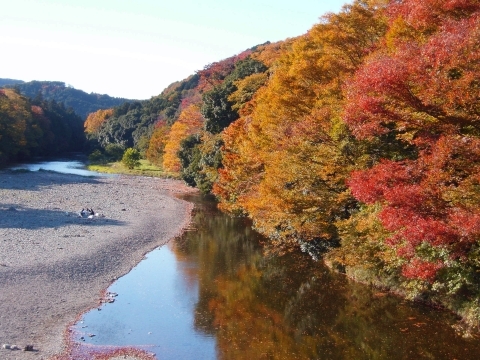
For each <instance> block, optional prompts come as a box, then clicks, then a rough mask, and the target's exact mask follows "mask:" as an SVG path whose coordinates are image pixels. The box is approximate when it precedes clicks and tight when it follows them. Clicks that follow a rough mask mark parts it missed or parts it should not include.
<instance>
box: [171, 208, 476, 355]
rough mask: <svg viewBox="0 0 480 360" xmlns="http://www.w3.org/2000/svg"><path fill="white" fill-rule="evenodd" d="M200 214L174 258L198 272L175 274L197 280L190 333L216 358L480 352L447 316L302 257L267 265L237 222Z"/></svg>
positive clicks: (253, 239) (250, 235) (270, 259)
mask: <svg viewBox="0 0 480 360" xmlns="http://www.w3.org/2000/svg"><path fill="white" fill-rule="evenodd" d="M199 206H201V207H202V208H204V209H202V210H201V211H197V212H196V213H195V214H194V219H193V226H194V227H195V228H196V230H195V231H192V232H188V233H187V234H185V236H184V237H183V238H182V239H181V240H179V241H177V242H176V244H175V245H174V246H173V248H174V249H173V251H174V253H175V255H176V257H177V259H178V260H179V261H187V260H190V261H191V262H194V263H195V264H197V265H196V266H185V267H182V268H183V269H185V270H184V271H185V275H186V277H187V278H189V279H191V283H192V284H193V282H194V281H195V277H196V278H198V283H199V284H198V287H199V301H198V303H197V306H196V314H195V324H194V326H195V328H196V329H197V330H198V331H201V332H203V333H205V334H210V335H212V336H215V337H216V339H217V352H218V357H219V358H221V359H317V358H320V359H386V358H389V359H392V358H398V359H405V358H409V357H411V356H417V357H419V358H428V356H433V358H435V359H443V358H445V359H447V358H452V357H453V356H457V357H459V358H465V359H468V358H469V354H470V353H472V352H474V351H478V350H480V349H479V346H478V344H477V345H475V344H474V343H468V342H467V341H465V340H462V339H461V338H459V337H458V336H456V335H455V334H454V331H453V329H451V328H450V327H449V326H448V322H449V320H450V319H449V318H448V317H447V316H445V314H443V313H438V314H437V313H436V312H432V311H431V310H428V311H426V310H425V309H422V308H412V307H411V306H408V305H405V304H403V303H402V302H401V300H400V299H398V298H395V297H391V296H386V295H385V294H383V293H375V292H374V291H372V290H371V289H370V288H369V287H366V286H363V285H358V284H353V283H351V282H349V281H348V280H346V279H345V278H344V277H343V276H340V275H338V274H333V273H331V272H330V271H329V270H328V269H326V268H324V267H322V266H320V267H319V264H318V263H314V262H313V261H311V260H310V259H309V258H308V257H307V256H304V255H303V254H289V255H286V256H283V257H265V256H263V251H262V248H261V246H260V245H259V240H261V238H259V236H258V235H257V234H256V233H255V232H253V231H251V229H250V227H249V226H248V224H247V223H246V220H245V219H241V218H240V219H239V218H231V217H228V216H225V215H223V214H220V213H218V212H216V211H214V210H212V209H211V208H209V207H208V206H209V205H208V204H207V205H205V203H202V204H200V205H199ZM425 313H426V314H425ZM436 316H439V317H441V318H440V319H436V318H435V317H436ZM447 343H448V344H449V346H448V348H447V349H445V344H447Z"/></svg>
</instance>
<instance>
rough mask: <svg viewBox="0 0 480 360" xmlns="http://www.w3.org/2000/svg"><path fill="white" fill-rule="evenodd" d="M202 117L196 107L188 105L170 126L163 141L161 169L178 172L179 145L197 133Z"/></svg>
mask: <svg viewBox="0 0 480 360" xmlns="http://www.w3.org/2000/svg"><path fill="white" fill-rule="evenodd" d="M203 121H204V120H203V117H202V114H200V110H199V108H198V106H196V105H190V106H189V107H187V108H186V109H185V110H183V111H182V113H181V114H180V116H179V117H178V120H177V121H176V122H175V123H174V124H173V125H172V128H171V129H170V131H169V133H168V136H167V137H166V140H165V148H164V155H163V168H164V169H165V170H167V171H170V172H179V171H180V159H179V158H178V155H177V153H178V151H179V150H180V143H181V142H182V140H184V139H186V138H187V137H189V136H190V135H192V134H195V133H199V132H200V129H201V126H202V124H203Z"/></svg>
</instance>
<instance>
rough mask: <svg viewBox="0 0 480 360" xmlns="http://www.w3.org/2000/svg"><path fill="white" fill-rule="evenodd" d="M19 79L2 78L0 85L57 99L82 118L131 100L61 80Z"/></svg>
mask: <svg viewBox="0 0 480 360" xmlns="http://www.w3.org/2000/svg"><path fill="white" fill-rule="evenodd" d="M9 81H10V82H9ZM19 81H20V80H11V79H0V86H4V87H7V88H16V89H18V90H19V92H20V93H21V94H22V95H24V96H26V97H29V98H35V97H38V95H39V94H41V98H42V99H44V100H55V101H56V102H57V103H63V104H64V105H65V107H66V108H69V107H71V108H72V109H73V110H74V111H75V113H77V114H78V115H80V116H81V117H82V119H86V118H87V116H88V114H89V113H92V112H95V111H97V110H100V109H108V108H111V107H114V106H119V105H122V104H123V103H124V102H126V101H129V100H128V99H123V98H114V97H111V96H108V95H101V94H96V93H90V94H88V93H86V92H85V91H82V90H78V89H75V88H73V87H69V86H67V85H66V84H65V83H64V82H61V81H36V80H35V81H30V82H26V83H24V82H21V83H19Z"/></svg>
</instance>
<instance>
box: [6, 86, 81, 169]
mask: <svg viewBox="0 0 480 360" xmlns="http://www.w3.org/2000/svg"><path fill="white" fill-rule="evenodd" d="M84 143H85V134H84V132H83V120H82V119H81V118H80V117H79V116H78V115H77V114H75V112H73V110H72V109H66V108H65V106H64V105H63V104H62V103H60V104H59V103H57V102H56V101H54V100H50V101H46V100H42V99H36V100H31V99H28V98H26V97H24V96H22V95H20V94H19V93H17V92H16V91H15V90H12V89H0V165H5V164H7V163H10V162H14V161H22V160H27V159H30V158H32V157H33V156H47V155H57V154H63V153H65V152H69V151H82V150H83V146H84Z"/></svg>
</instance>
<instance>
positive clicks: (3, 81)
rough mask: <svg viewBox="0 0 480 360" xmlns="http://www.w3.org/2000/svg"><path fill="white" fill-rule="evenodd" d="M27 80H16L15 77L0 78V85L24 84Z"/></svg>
mask: <svg viewBox="0 0 480 360" xmlns="http://www.w3.org/2000/svg"><path fill="white" fill-rule="evenodd" d="M24 83H25V81H23V80H15V79H0V87H4V86H5V85H15V84H24Z"/></svg>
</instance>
